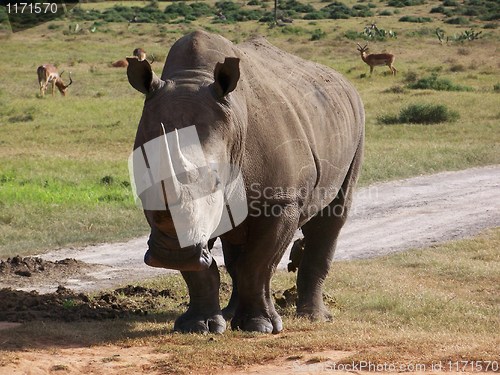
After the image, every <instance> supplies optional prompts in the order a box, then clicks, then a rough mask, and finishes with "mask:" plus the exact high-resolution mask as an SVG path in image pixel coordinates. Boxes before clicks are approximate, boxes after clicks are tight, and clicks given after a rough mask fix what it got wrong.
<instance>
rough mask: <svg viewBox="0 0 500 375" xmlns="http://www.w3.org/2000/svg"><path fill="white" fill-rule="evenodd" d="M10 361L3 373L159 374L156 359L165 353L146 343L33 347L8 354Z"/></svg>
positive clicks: (162, 356)
mask: <svg viewBox="0 0 500 375" xmlns="http://www.w3.org/2000/svg"><path fill="white" fill-rule="evenodd" d="M10 356H11V358H7V360H10V363H7V364H6V365H5V366H3V367H2V363H1V360H0V374H2V375H7V374H8V375H27V374H29V375H45V374H52V375H53V374H62V375H67V374H96V375H97V374H102V375H104V374H106V375H137V374H151V375H153V374H159V372H158V371H157V369H156V368H155V366H154V363H155V361H157V360H165V359H166V358H168V355H165V354H159V353H155V351H154V349H153V348H151V347H147V346H136V347H130V348H126V347H120V346H115V345H109V346H98V347H90V348H67V349H55V350H35V351H29V352H18V353H13V354H12V355H10Z"/></svg>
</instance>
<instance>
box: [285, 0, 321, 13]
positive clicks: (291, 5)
mask: <svg viewBox="0 0 500 375" xmlns="http://www.w3.org/2000/svg"><path fill="white" fill-rule="evenodd" d="M278 9H280V10H285V11H293V12H297V13H309V12H314V8H313V6H312V5H310V4H302V3H301V2H300V1H297V0H286V1H284V2H282V1H280V2H279V4H278Z"/></svg>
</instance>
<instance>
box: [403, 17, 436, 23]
mask: <svg viewBox="0 0 500 375" xmlns="http://www.w3.org/2000/svg"><path fill="white" fill-rule="evenodd" d="M399 22H416V23H424V22H432V18H429V17H415V16H403V17H401V18H400V19H399Z"/></svg>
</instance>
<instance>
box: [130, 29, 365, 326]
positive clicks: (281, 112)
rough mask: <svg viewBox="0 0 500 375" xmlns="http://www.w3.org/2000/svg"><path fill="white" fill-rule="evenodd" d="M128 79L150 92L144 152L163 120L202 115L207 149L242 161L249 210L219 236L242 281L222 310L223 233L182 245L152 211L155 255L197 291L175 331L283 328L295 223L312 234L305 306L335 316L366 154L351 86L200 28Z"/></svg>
mask: <svg viewBox="0 0 500 375" xmlns="http://www.w3.org/2000/svg"><path fill="white" fill-rule="evenodd" d="M226 58H233V59H227V60H226ZM238 59H239V60H238ZM128 77H129V81H130V83H131V84H132V86H133V87H135V88H136V89H138V90H139V91H141V92H143V93H145V94H146V101H145V104H144V111H143V114H142V118H141V121H140V124H139V128H138V131H137V136H136V140H135V145H134V149H135V148H137V147H140V146H141V145H143V144H144V143H145V142H147V141H148V140H151V139H153V138H155V137H158V136H161V135H162V130H161V125H160V122H163V123H164V124H165V128H166V131H167V132H170V131H173V130H174V128H183V127H187V126H190V125H193V124H194V125H196V127H197V131H198V134H199V137H200V140H201V144H202V147H203V150H204V152H205V155H206V156H207V158H208V159H210V160H213V161H218V162H220V163H231V164H233V165H236V166H238V167H239V168H240V169H241V172H242V174H243V178H244V181H245V187H246V194H247V200H248V206H249V215H248V217H247V218H246V219H245V221H244V222H243V223H242V224H240V225H238V226H237V227H236V228H234V229H233V230H231V231H230V232H227V233H226V234H224V235H222V236H221V237H220V238H221V241H222V244H223V251H224V258H225V263H226V266H227V269H228V271H229V274H230V275H231V277H232V280H233V293H232V296H231V300H230V302H229V304H228V306H227V307H226V308H225V309H224V310H221V308H220V304H219V272H218V269H217V266H216V264H215V261H212V260H211V259H208V260H207V259H206V257H205V258H204V255H203V254H205V255H206V252H207V251H208V249H209V248H210V247H211V245H212V244H213V241H210V242H208V243H199V244H196V245H194V246H193V247H190V248H184V249H180V248H179V244H178V242H177V243H176V241H175V229H173V225H172V220H171V219H170V218H169V214H168V212H162V211H145V215H146V218H147V220H148V222H149V224H150V226H151V237H150V240H149V242H148V243H149V250H148V253H147V254H146V256H145V261H146V263H147V264H149V265H152V266H155V267H165V268H174V269H179V270H181V273H182V275H183V277H184V279H185V281H186V283H187V286H188V289H189V295H190V305H189V308H188V310H187V312H185V313H184V314H182V315H181V316H180V317H179V318H178V319H177V320H176V322H175V330H178V331H182V332H223V331H224V329H225V326H226V324H225V320H229V319H231V326H232V328H233V329H242V330H246V331H258V332H268V333H270V332H273V333H277V332H280V331H281V330H282V322H281V318H280V316H279V315H278V314H277V312H276V310H275V308H274V305H273V301H272V294H271V291H270V280H271V276H272V274H273V272H274V270H275V269H276V266H277V264H278V263H279V261H280V259H281V257H282V256H283V253H284V252H285V250H286V247H287V245H288V244H289V243H290V242H291V241H292V238H293V235H294V233H295V231H296V230H297V228H302V231H303V234H304V238H305V240H304V241H305V245H304V250H303V255H302V259H301V260H300V264H299V270H298V276H297V289H298V302H297V314H298V315H300V316H306V317H309V318H311V319H323V320H324V319H329V318H330V317H331V316H330V314H329V312H328V311H327V309H326V308H325V306H324V304H323V300H322V285H323V281H324V279H325V277H326V275H327V273H328V270H329V267H330V264H331V262H332V258H333V254H334V251H335V246H336V241H337V237H338V234H339V231H340V229H341V228H342V226H343V224H344V222H345V220H346V217H347V212H348V209H349V206H350V202H351V196H352V190H353V187H354V185H355V183H356V180H357V176H358V173H359V170H360V164H361V159H362V149H363V138H364V136H363V134H364V110H363V104H362V102H361V99H360V97H359V95H358V94H357V92H356V90H355V89H354V88H353V86H352V85H350V84H349V83H348V82H347V81H346V80H345V79H344V78H343V77H342V76H341V75H340V74H338V73H337V72H335V71H333V70H331V69H329V68H326V67H323V66H321V65H318V64H314V63H312V62H308V61H304V60H302V59H300V58H298V57H295V56H292V55H290V54H287V53H285V52H283V51H281V50H279V49H277V48H276V47H274V46H272V45H270V44H269V43H267V42H266V41H265V40H263V39H256V40H252V41H250V42H248V43H245V44H242V45H238V46H237V45H234V44H232V43H231V42H230V41H228V40H226V39H224V38H223V37H221V36H218V35H213V34H208V33H205V32H201V31H197V32H194V33H192V34H189V35H187V36H185V37H183V38H181V39H180V40H178V41H177V42H176V43H175V44H174V45H173V46H172V48H171V50H170V53H169V55H168V58H167V62H166V64H165V67H164V69H163V73H162V76H161V79H159V78H157V77H156V76H155V75H154V74H153V73H152V72H151V68H150V66H149V63H148V62H147V61H141V62H139V61H138V60H134V59H129V68H128ZM219 177H220V176H219ZM221 183H222V184H225V183H227V181H224V179H223V178H222V180H221ZM266 206H267V207H268V211H267V212H268V213H269V212H271V211H270V209H269V207H272V208H273V210H274V211H273V212H275V213H276V212H279V214H278V215H271V214H269V215H266V212H264V208H265V207H266ZM203 214H204V215H211V214H212V213H210V212H204V213H203Z"/></svg>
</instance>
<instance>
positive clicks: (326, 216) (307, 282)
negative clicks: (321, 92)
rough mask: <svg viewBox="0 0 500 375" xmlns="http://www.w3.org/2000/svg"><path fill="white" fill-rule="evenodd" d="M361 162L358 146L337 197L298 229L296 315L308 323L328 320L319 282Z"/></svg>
mask: <svg viewBox="0 0 500 375" xmlns="http://www.w3.org/2000/svg"><path fill="white" fill-rule="evenodd" d="M361 159H362V143H360V145H359V148H358V151H357V152H356V154H355V156H354V159H353V161H352V163H351V166H350V168H349V171H348V172H347V175H346V177H345V179H344V183H343V184H342V187H341V189H340V191H339V193H338V194H337V197H336V198H335V199H334V200H333V201H332V202H331V203H330V204H329V205H328V206H327V207H325V208H324V209H323V212H322V214H321V215H317V216H315V217H314V218H313V219H311V220H310V221H309V222H307V223H306V224H305V225H304V226H303V227H302V233H303V234H304V241H305V246H304V250H303V253H302V259H301V262H300V266H299V270H298V274H297V294H298V300H297V315H298V316H303V317H308V318H310V319H311V320H331V318H332V315H331V314H330V312H329V311H328V309H327V308H326V307H325V305H324V303H323V283H324V281H325V278H326V276H327V275H328V271H329V269H330V266H331V263H332V261H333V255H334V253H335V248H336V246H337V238H338V235H339V233H340V230H341V229H342V227H343V225H344V224H345V222H346V220H347V214H348V211H349V208H350V205H351V198H352V193H353V189H354V186H355V185H356V181H357V177H358V174H359V169H360V165H361Z"/></svg>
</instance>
